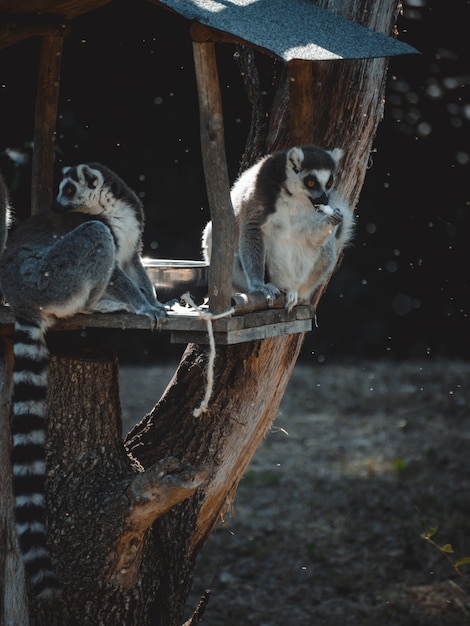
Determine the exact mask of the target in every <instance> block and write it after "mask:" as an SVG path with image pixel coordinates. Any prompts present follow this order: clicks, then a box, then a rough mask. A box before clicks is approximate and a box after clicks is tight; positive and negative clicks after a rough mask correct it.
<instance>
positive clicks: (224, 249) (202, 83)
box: [193, 41, 235, 313]
mask: <svg viewBox="0 0 470 626" xmlns="http://www.w3.org/2000/svg"><path fill="white" fill-rule="evenodd" d="M193 54H194V65H195V70H196V81H197V89H198V98H199V118H200V133H201V149H202V160H203V165H204V175H205V180H206V189H207V197H208V200H209V208H210V214H211V219H212V226H213V228H212V255H211V265H210V267H209V306H210V309H211V311H212V312H213V313H222V312H223V311H226V310H228V309H230V299H231V290H232V267H233V252H234V243H233V234H234V231H235V216H234V213H233V208H232V203H231V200H230V183H229V178H228V171H227V160H226V156H225V141H224V122H223V115H222V97H221V94H220V86H219V77H218V72H217V62H216V57H215V47H214V44H213V43H211V42H202V43H201V42H196V41H194V42H193Z"/></svg>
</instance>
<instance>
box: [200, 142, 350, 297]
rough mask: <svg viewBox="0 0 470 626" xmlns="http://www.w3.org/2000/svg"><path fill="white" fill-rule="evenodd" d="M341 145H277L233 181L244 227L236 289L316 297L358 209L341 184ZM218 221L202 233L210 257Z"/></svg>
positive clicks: (239, 241) (238, 234)
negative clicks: (326, 147)
mask: <svg viewBox="0 0 470 626" xmlns="http://www.w3.org/2000/svg"><path fill="white" fill-rule="evenodd" d="M341 155H342V150H341V149H339V148H336V149H334V150H332V151H327V150H323V149H321V148H317V147H316V146H303V147H295V148H291V149H289V150H286V151H284V152H276V153H274V154H271V155H268V156H266V157H264V158H263V159H261V160H260V161H258V162H257V163H256V164H255V165H253V167H251V168H250V169H248V170H246V171H245V172H243V174H242V175H241V176H240V178H239V179H238V180H237V181H236V182H235V184H234V186H233V187H232V192H231V198H232V204H233V208H234V211H235V217H236V224H237V232H236V240H235V245H236V252H235V259H234V273H233V285H234V290H235V291H261V292H263V293H264V294H265V295H266V296H267V297H270V298H273V297H276V296H278V295H279V293H280V292H281V291H282V292H285V294H286V306H287V308H289V309H291V308H292V307H293V306H294V305H295V304H297V303H298V302H309V301H310V300H311V298H312V296H313V295H314V294H315V292H316V291H318V289H319V288H320V286H321V285H322V284H323V283H325V282H326V281H327V280H328V278H329V276H330V275H331V273H332V271H333V270H334V267H335V265H336V262H337V260H338V255H339V254H340V252H341V250H342V249H343V247H344V246H345V245H346V244H347V243H348V241H349V240H350V238H351V235H352V230H353V212H352V210H351V209H350V208H349V207H348V206H347V205H346V203H345V202H344V200H342V198H341V197H340V196H339V195H338V193H337V192H336V191H335V190H334V188H333V184H334V174H335V169H336V166H337V163H338V161H339V159H340V158H341ZM211 228H212V227H211V223H210V222H209V224H208V225H207V226H206V228H205V229H204V234H203V254H204V256H205V258H206V260H207V261H210V247H211Z"/></svg>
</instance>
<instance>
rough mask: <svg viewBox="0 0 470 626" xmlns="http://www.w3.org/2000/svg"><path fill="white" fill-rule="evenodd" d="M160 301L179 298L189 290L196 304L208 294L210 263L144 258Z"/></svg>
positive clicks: (200, 302)
mask: <svg viewBox="0 0 470 626" xmlns="http://www.w3.org/2000/svg"><path fill="white" fill-rule="evenodd" d="M142 262H143V264H144V267H145V269H146V270H147V273H148V275H149V277H150V280H151V281H152V284H153V285H154V287H155V289H156V292H157V298H158V300H159V301H160V302H168V301H170V300H174V299H176V300H179V299H180V298H181V296H182V295H183V294H184V293H186V292H189V293H190V294H191V297H192V299H193V300H194V302H195V303H196V304H202V302H203V301H204V298H205V297H206V296H207V281H208V270H209V265H207V263H205V261H190V260H186V259H150V258H144V259H142Z"/></svg>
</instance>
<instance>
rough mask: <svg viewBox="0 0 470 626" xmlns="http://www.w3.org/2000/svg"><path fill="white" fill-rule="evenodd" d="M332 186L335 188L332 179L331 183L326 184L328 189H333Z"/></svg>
mask: <svg viewBox="0 0 470 626" xmlns="http://www.w3.org/2000/svg"><path fill="white" fill-rule="evenodd" d="M332 186H333V179H332V178H330V179H329V181H328V182H327V183H326V188H327V189H331V187H332Z"/></svg>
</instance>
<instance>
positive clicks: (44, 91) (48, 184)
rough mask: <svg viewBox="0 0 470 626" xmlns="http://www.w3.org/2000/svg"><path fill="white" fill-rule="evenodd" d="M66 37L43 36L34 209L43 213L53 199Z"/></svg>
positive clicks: (37, 117)
mask: <svg viewBox="0 0 470 626" xmlns="http://www.w3.org/2000/svg"><path fill="white" fill-rule="evenodd" d="M63 42H64V38H63V37H61V36H46V37H43V39H42V45H41V56H40V61H39V76H38V89H37V95H36V110H35V118H34V152H33V163H32V190H31V212H32V213H33V214H34V213H39V212H40V211H43V210H44V209H46V208H47V207H48V206H49V205H50V204H51V201H52V184H53V173H54V169H53V168H54V146H55V132H56V122H57V103H58V98H59V82H60V63H61V58H62V47H63Z"/></svg>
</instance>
